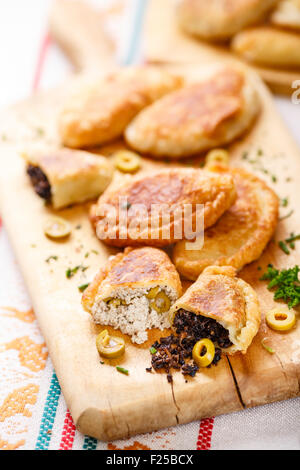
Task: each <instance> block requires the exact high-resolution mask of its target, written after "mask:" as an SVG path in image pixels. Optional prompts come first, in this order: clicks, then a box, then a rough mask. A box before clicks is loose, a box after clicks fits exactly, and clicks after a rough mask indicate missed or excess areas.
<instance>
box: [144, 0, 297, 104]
mask: <svg viewBox="0 0 300 470" xmlns="http://www.w3.org/2000/svg"><path fill="white" fill-rule="evenodd" d="M175 3H176V2H175V0H163V1H161V0H149V1H148V7H147V11H146V19H145V32H144V53H145V58H146V60H147V61H148V62H159V63H164V62H168V63H181V64H182V63H196V64H202V65H203V64H206V63H211V62H212V61H216V60H230V61H232V60H234V61H236V62H240V61H241V59H239V58H238V57H237V56H234V55H233V54H232V53H231V52H230V51H229V48H228V47H221V46H216V45H212V44H209V43H208V42H205V41H201V40H199V39H197V38H194V37H192V36H189V35H187V34H185V33H184V32H182V31H181V30H180V28H179V27H178V26H177V20H176V16H175ZM253 68H254V69H255V70H256V71H257V72H258V73H259V75H260V76H261V77H262V79H263V80H264V81H265V82H266V83H267V84H268V85H269V86H270V88H271V89H272V91H274V92H275V93H283V94H288V95H292V93H293V92H294V91H295V90H294V89H293V88H292V83H293V82H294V81H295V80H299V79H300V70H290V71H289V70H281V69H272V68H264V67H255V66H253Z"/></svg>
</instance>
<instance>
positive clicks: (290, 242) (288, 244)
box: [278, 233, 300, 255]
mask: <svg viewBox="0 0 300 470" xmlns="http://www.w3.org/2000/svg"><path fill="white" fill-rule="evenodd" d="M297 240H300V235H295V234H294V233H291V234H290V236H289V238H286V239H285V240H284V241H283V240H281V241H280V242H278V246H279V248H280V249H281V250H282V251H283V252H284V253H285V254H286V255H289V254H290V250H289V248H290V249H291V250H294V249H295V247H296V246H295V242H296V241H297Z"/></svg>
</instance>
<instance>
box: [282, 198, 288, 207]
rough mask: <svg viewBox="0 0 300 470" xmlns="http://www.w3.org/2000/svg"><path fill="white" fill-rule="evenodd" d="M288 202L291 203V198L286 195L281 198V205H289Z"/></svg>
mask: <svg viewBox="0 0 300 470" xmlns="http://www.w3.org/2000/svg"><path fill="white" fill-rule="evenodd" d="M288 204H289V200H288V198H287V197H285V198H283V199H281V200H280V205H281V207H287V206H288Z"/></svg>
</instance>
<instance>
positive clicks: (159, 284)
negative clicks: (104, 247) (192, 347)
mask: <svg viewBox="0 0 300 470" xmlns="http://www.w3.org/2000/svg"><path fill="white" fill-rule="evenodd" d="M181 293H182V291H181V283H180V279H179V275H178V273H177V271H176V269H175V267H174V265H173V264H172V263H171V261H170V259H169V257H168V256H167V255H166V253H165V252H164V251H161V250H158V249H157V248H150V247H146V248H138V249H132V248H126V249H125V251H124V253H119V254H118V255H116V256H115V257H114V258H113V259H112V260H111V261H109V262H108V265H107V266H106V268H105V269H104V270H101V271H100V273H99V274H98V275H97V276H96V278H95V280H94V281H93V282H92V283H91V284H90V285H89V287H88V288H87V289H86V291H85V292H84V294H83V297H82V304H83V307H84V309H85V310H86V311H87V312H89V313H90V314H91V315H92V316H93V319H94V322H95V323H100V324H101V325H110V326H113V327H114V328H116V329H120V330H121V331H122V333H126V334H128V335H130V336H131V339H132V341H133V342H135V343H144V342H145V341H147V338H148V334H147V330H150V329H152V328H159V329H161V330H163V329H164V328H169V327H170V323H169V316H168V313H169V310H170V307H171V305H172V304H173V303H174V302H175V301H176V300H177V299H178V297H180V295H181Z"/></svg>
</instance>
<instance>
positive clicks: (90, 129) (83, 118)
mask: <svg viewBox="0 0 300 470" xmlns="http://www.w3.org/2000/svg"><path fill="white" fill-rule="evenodd" d="M181 85H182V78H180V77H177V76H174V75H171V74H170V73H169V72H167V71H165V70H163V69H162V68H158V67H150V66H144V67H142V66H140V67H129V68H124V69H121V70H119V71H118V72H115V73H114V74H112V75H110V76H108V77H106V78H104V79H102V80H99V82H97V83H94V84H92V85H91V86H89V87H88V86H86V87H85V88H83V89H82V90H80V92H79V93H78V94H77V95H74V96H72V97H71V99H70V100H69V103H67V104H66V105H65V107H64V109H63V111H62V113H61V115H60V118H59V131H60V135H61V140H62V142H63V144H64V145H66V146H68V147H74V148H86V147H92V146H96V145H100V144H104V143H106V142H109V141H111V140H113V139H115V138H117V137H120V136H121V135H122V133H123V131H124V129H125V128H126V126H127V125H128V124H129V122H130V121H131V120H132V119H133V118H134V116H135V115H136V114H137V113H138V112H139V111H141V109H143V108H144V107H145V106H148V105H149V104H151V103H153V101H156V100H157V99H159V98H161V97H162V96H163V95H165V94H166V93H169V92H170V91H173V90H176V89H177V88H179V87H180V86H181Z"/></svg>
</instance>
